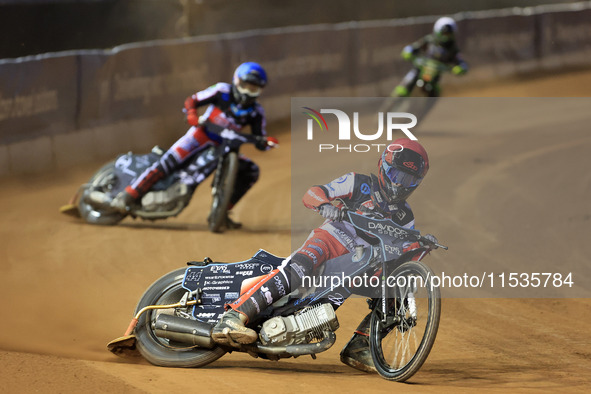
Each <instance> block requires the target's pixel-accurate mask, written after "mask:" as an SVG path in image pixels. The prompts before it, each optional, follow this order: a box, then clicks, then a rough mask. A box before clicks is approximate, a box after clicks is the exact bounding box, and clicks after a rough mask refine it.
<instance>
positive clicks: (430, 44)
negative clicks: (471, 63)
mask: <svg viewBox="0 0 591 394" xmlns="http://www.w3.org/2000/svg"><path fill="white" fill-rule="evenodd" d="M457 32H458V27H457V25H456V22H455V21H454V20H453V19H452V18H450V17H447V16H446V17H442V18H439V19H438V20H437V21H436V22H435V24H434V25H433V33H431V34H428V35H426V36H425V37H423V38H421V39H419V40H417V41H415V42H414V43H412V44H410V45H407V46H405V47H404V49H403V50H402V54H401V55H402V58H403V59H404V60H408V61H412V60H413V59H414V58H415V57H417V56H425V57H427V58H430V59H435V60H437V61H440V62H441V63H444V64H446V65H448V66H449V67H450V68H451V72H452V73H453V74H455V75H461V74H464V73H466V72H467V71H468V65H467V64H466V62H465V61H464V60H463V59H462V56H461V55H460V49H459V48H458V45H457V43H456V35H457ZM418 75H419V69H418V68H416V67H414V68H413V69H411V70H410V71H409V72H408V73H407V74H406V75H405V76H404V78H403V79H402V81H401V82H400V84H399V85H398V86H396V88H395V89H394V93H395V94H396V96H399V97H406V96H409V95H410V94H411V92H412V89H413V87H414V86H415V83H416V82H417V77H418ZM435 85H436V86H437V84H435ZM433 95H434V96H439V92H438V91H436V92H433Z"/></svg>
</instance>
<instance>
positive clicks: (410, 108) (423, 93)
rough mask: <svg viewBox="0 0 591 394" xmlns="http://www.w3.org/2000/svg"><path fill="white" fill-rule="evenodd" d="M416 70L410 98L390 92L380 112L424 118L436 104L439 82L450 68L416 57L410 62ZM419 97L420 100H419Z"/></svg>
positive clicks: (435, 61) (443, 64)
mask: <svg viewBox="0 0 591 394" xmlns="http://www.w3.org/2000/svg"><path fill="white" fill-rule="evenodd" d="M412 63H413V66H414V67H415V68H416V69H417V70H418V74H417V76H416V80H415V83H414V88H413V89H412V92H411V94H410V96H408V97H402V96H400V95H398V93H397V92H396V90H394V91H392V93H391V95H390V97H388V98H387V99H386V100H385V101H384V103H383V104H382V106H381V109H380V111H381V112H392V111H396V112H410V113H412V114H414V115H415V116H416V117H417V118H420V119H422V118H424V117H425V116H426V115H427V114H428V113H429V111H431V109H432V108H433V106H434V105H435V103H436V102H437V98H438V97H439V94H440V87H439V80H440V79H441V75H442V74H443V73H444V72H448V71H450V67H449V66H448V65H446V64H445V63H442V62H440V61H438V60H436V59H432V58H429V57H424V56H417V57H415V58H414V59H413V61H412ZM419 97H421V98H419Z"/></svg>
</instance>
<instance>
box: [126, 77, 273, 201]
mask: <svg viewBox="0 0 591 394" xmlns="http://www.w3.org/2000/svg"><path fill="white" fill-rule="evenodd" d="M206 105H207V106H208V107H207V109H206V110H205V113H204V114H203V115H202V116H201V117H199V116H198V114H197V108H199V107H203V106H206ZM184 111H185V112H186V113H187V122H188V123H189V124H191V125H192V127H191V128H190V129H189V130H188V131H187V133H186V134H185V135H184V136H182V137H181V138H179V140H178V141H176V142H175V143H174V144H173V145H172V146H171V147H170V148H169V149H168V151H166V152H165V153H164V154H163V155H162V156H161V158H160V160H158V161H157V162H155V163H154V164H153V165H152V166H151V167H149V168H147V169H146V170H145V171H144V172H143V173H142V174H141V175H140V176H138V177H137V178H136V179H135V180H134V181H133V182H132V183H131V185H129V186H127V187H126V188H125V191H126V192H127V193H128V194H130V195H131V196H132V197H133V198H135V199H138V198H140V197H141V196H143V195H144V194H145V193H147V192H148V190H150V188H151V187H152V186H153V185H154V184H155V183H156V182H157V181H158V180H160V179H162V178H163V177H165V176H167V175H169V174H170V173H172V172H173V171H174V170H176V169H177V168H178V167H179V166H180V165H181V164H182V163H183V162H184V161H185V160H186V159H187V158H188V157H190V156H192V155H193V154H195V153H198V152H200V151H202V150H205V149H207V148H208V147H209V146H211V145H212V144H217V143H218V142H219V141H220V137H219V136H218V134H216V133H215V132H216V131H220V130H222V129H231V130H234V131H242V129H243V128H244V127H245V126H250V130H251V133H252V134H254V135H260V136H264V135H266V132H265V126H266V120H265V112H264V110H263V108H262V107H261V106H260V104H258V103H255V104H254V105H253V106H251V107H248V108H242V107H241V106H240V105H238V104H236V103H235V102H234V100H233V97H232V92H231V85H230V84H228V83H223V82H220V83H217V84H215V85H213V86H211V87H209V88H207V89H205V90H202V91H200V92H197V93H195V94H193V95H191V96H189V97H188V98H187V99H186V100H185V108H184ZM257 148H259V149H262V150H264V149H265V147H258V146H257ZM208 175H209V173H203V174H196V175H195V181H196V183H197V184H199V183H201V182H202V181H203V180H204V179H205V178H206V177H207V176H208ZM258 177H259V168H258V166H257V165H256V164H255V163H253V162H252V161H251V160H250V159H248V158H247V157H245V156H243V155H240V157H239V167H238V177H237V179H236V185H235V187H234V194H233V195H232V197H231V199H230V207H232V206H233V205H234V204H236V203H237V202H238V200H240V198H242V196H243V195H244V194H245V193H246V192H247V191H248V190H249V189H250V188H251V187H252V185H253V184H254V183H255V182H256V181H257V180H258Z"/></svg>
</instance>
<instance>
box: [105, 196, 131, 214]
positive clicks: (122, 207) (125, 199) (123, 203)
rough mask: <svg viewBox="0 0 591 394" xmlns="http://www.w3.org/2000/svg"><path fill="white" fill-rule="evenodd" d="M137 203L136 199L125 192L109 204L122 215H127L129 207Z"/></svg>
mask: <svg viewBox="0 0 591 394" xmlns="http://www.w3.org/2000/svg"><path fill="white" fill-rule="evenodd" d="M134 202H135V198H133V196H132V195H131V194H129V193H128V192H126V191H125V190H123V191H121V192H119V194H117V195H116V196H115V198H114V199H112V200H111V203H110V204H109V205H110V206H111V208H113V209H114V210H116V211H118V212H120V213H127V212H129V206H130V205H131V204H133V203H134Z"/></svg>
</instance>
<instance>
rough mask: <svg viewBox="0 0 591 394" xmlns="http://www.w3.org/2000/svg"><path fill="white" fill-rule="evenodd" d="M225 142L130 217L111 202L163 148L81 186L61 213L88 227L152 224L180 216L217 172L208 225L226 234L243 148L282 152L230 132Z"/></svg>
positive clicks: (130, 158) (166, 181)
mask: <svg viewBox="0 0 591 394" xmlns="http://www.w3.org/2000/svg"><path fill="white" fill-rule="evenodd" d="M219 137H220V139H221V142H220V143H219V145H215V146H214V145H212V146H210V147H208V148H207V149H205V150H203V151H201V152H197V153H195V154H194V155H193V156H191V157H189V158H187V159H186V161H185V162H184V163H183V165H182V166H181V167H180V168H179V169H177V170H176V171H174V172H173V173H172V174H170V175H169V176H167V177H166V178H163V179H161V180H160V181H158V182H157V183H156V184H155V185H154V186H153V187H152V189H151V190H150V191H149V192H148V193H146V194H145V195H144V196H143V197H142V198H141V201H138V202H137V203H135V204H133V205H132V206H131V207H130V209H129V211H128V212H127V213H121V212H119V211H117V210H115V209H113V208H112V207H111V206H110V202H111V201H112V199H113V198H114V197H115V196H116V195H117V194H118V193H119V192H121V191H122V190H123V189H124V188H125V187H126V186H127V185H129V184H130V183H131V181H132V180H133V179H134V178H136V177H137V176H138V175H140V174H141V173H142V172H143V171H144V170H145V169H146V168H148V167H150V166H151V165H152V164H153V163H154V162H156V161H157V160H158V159H159V158H160V156H162V155H163V154H164V151H163V150H162V149H160V148H159V147H157V146H156V147H154V148H153V149H152V151H151V152H150V153H148V154H134V153H132V152H129V153H126V154H123V155H120V156H119V157H117V159H115V160H114V161H112V162H109V163H107V164H105V165H104V166H103V167H102V168H101V169H99V170H98V171H97V172H96V173H95V174H94V175H93V176H92V178H90V180H89V181H88V182H87V183H85V184H83V185H82V186H80V188H79V190H78V191H77V192H76V194H75V195H74V196H73V197H72V199H71V200H70V202H69V204H67V205H64V206H62V207H61V208H60V211H61V212H62V213H65V214H69V215H72V216H76V217H80V218H82V219H83V220H85V221H86V222H88V223H91V224H102V225H114V224H117V223H118V222H120V221H121V220H123V218H125V217H126V216H127V215H130V216H132V217H133V218H136V217H139V218H142V219H147V220H158V219H166V218H169V217H172V216H177V215H178V214H179V213H181V212H182V210H183V209H184V208H186V207H187V205H188V204H189V202H190V201H191V198H192V196H193V193H194V192H195V190H196V189H197V186H198V184H199V183H200V180H198V179H196V178H198V177H207V176H209V175H210V174H211V173H214V172H215V175H214V177H213V183H212V191H211V194H212V203H211V213H210V215H209V218H208V224H209V229H210V230H211V231H212V232H220V231H222V230H223V227H224V225H225V220H226V216H227V211H228V206H229V203H230V198H231V196H232V193H233V191H234V184H235V182H236V176H237V174H238V165H239V162H238V153H239V150H240V147H241V145H243V144H245V143H251V144H257V143H259V142H261V141H262V140H264V141H266V143H267V145H268V146H270V147H277V146H278V141H277V139H275V138H273V137H262V136H256V135H252V134H243V133H239V132H236V131H233V130H229V129H223V130H221V131H220V132H219Z"/></svg>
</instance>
